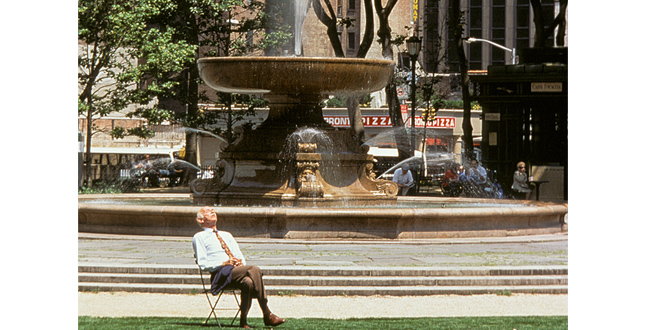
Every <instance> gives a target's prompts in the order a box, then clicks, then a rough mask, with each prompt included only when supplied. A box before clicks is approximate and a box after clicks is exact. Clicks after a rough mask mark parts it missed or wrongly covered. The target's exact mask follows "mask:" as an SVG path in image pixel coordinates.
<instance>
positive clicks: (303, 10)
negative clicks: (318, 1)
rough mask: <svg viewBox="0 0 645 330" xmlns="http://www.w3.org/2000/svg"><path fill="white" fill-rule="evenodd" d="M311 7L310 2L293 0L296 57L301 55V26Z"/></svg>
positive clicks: (309, 0)
mask: <svg viewBox="0 0 645 330" xmlns="http://www.w3.org/2000/svg"><path fill="white" fill-rule="evenodd" d="M310 5H311V0H294V12H295V16H296V17H295V27H294V42H295V46H294V48H295V49H294V52H295V54H296V56H300V55H302V26H303V25H304V23H305V16H307V10H308V9H309V6H310Z"/></svg>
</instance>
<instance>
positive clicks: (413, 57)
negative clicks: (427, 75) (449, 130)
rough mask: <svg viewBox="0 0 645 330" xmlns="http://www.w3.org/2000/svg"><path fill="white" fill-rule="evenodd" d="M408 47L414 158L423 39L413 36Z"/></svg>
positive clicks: (411, 138)
mask: <svg viewBox="0 0 645 330" xmlns="http://www.w3.org/2000/svg"><path fill="white" fill-rule="evenodd" d="M405 44H406V46H407V47H408V53H409V54H410V62H412V63H411V64H412V65H411V69H412V81H411V82H410V97H411V99H412V100H411V103H412V104H411V106H412V109H411V111H410V120H411V123H410V152H411V156H414V149H415V147H416V138H415V136H416V135H415V132H414V126H415V123H414V119H415V112H416V109H417V81H416V80H417V72H416V69H417V57H418V56H419V52H420V50H421V38H419V37H417V36H412V37H410V38H408V39H407V40H406V41H405Z"/></svg>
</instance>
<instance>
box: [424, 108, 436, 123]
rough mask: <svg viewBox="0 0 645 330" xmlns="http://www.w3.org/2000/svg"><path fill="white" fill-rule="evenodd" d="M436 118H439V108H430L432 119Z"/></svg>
mask: <svg viewBox="0 0 645 330" xmlns="http://www.w3.org/2000/svg"><path fill="white" fill-rule="evenodd" d="M435 119H437V109H435V108H430V121H435ZM426 121H427V119H426Z"/></svg>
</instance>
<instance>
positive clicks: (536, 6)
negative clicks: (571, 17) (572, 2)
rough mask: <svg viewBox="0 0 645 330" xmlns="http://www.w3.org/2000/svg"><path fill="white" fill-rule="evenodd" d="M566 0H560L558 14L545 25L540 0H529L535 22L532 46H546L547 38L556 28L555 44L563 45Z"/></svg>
mask: <svg viewBox="0 0 645 330" xmlns="http://www.w3.org/2000/svg"><path fill="white" fill-rule="evenodd" d="M567 4H568V0H561V1H560V10H559V13H558V16H556V17H555V18H554V19H553V21H552V22H551V23H550V24H549V26H548V27H546V22H544V12H543V11H542V3H541V1H540V0H531V8H533V22H534V23H535V41H534V43H533V47H534V48H544V47H546V43H547V40H548V39H549V37H551V36H552V35H553V32H554V31H555V29H556V28H558V27H559V29H558V34H557V35H556V38H555V40H556V44H557V45H558V46H564V32H565V31H566V12H567Z"/></svg>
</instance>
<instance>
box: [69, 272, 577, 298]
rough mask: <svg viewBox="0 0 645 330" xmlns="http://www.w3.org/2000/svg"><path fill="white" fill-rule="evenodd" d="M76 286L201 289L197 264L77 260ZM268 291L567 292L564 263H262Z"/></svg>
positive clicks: (190, 291)
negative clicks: (380, 266)
mask: <svg viewBox="0 0 645 330" xmlns="http://www.w3.org/2000/svg"><path fill="white" fill-rule="evenodd" d="M78 269H79V273H78V282H79V285H78V289H79V291H126V292H149V293H172V294H196V293H200V292H202V290H203V289H202V284H201V279H200V276H199V270H198V269H197V267H196V266H185V265H181V266H176V265H143V266H141V265H121V266H113V265H109V266H106V265H79V267H78ZM262 270H263V273H264V274H265V275H264V279H265V285H266V290H267V292H268V293H269V294H273V295H291V294H302V295H313V296H329V295H433V294H485V293H499V292H502V293H550V294H561V293H567V284H568V275H567V273H568V268H567V267H566V266H522V267H463V268H412V267H408V268H405V267H400V268H383V269H375V268H336V269H332V268H329V267H286V266H285V267H279V266H267V267H262Z"/></svg>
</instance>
